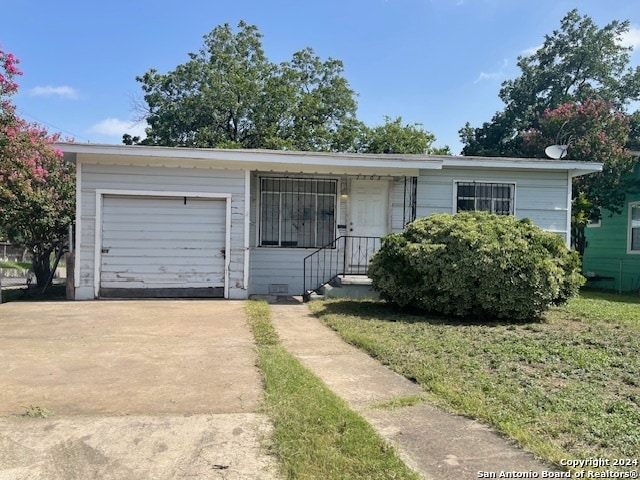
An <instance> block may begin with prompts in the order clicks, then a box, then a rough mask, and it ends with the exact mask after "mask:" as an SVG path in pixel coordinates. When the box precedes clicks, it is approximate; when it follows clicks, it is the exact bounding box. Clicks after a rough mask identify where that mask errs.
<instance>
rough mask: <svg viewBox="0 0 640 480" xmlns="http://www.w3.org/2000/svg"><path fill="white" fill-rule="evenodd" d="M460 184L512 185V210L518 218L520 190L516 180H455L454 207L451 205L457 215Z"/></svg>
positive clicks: (452, 210)
mask: <svg viewBox="0 0 640 480" xmlns="http://www.w3.org/2000/svg"><path fill="white" fill-rule="evenodd" d="M459 183H491V184H496V185H511V186H513V197H512V202H513V206H512V208H511V214H510V215H513V216H514V217H515V216H516V205H517V202H516V196H517V190H518V184H517V182H516V181H515V180H476V179H473V178H472V179H469V178H459V179H455V180H454V181H453V195H452V197H453V198H452V205H451V212H452V213H453V214H454V215H455V214H456V213H458V184H459Z"/></svg>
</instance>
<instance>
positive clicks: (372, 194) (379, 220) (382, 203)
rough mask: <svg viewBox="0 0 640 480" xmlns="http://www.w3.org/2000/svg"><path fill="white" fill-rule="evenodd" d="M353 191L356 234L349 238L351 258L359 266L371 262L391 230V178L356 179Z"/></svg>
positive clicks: (353, 231) (351, 219)
mask: <svg viewBox="0 0 640 480" xmlns="http://www.w3.org/2000/svg"><path fill="white" fill-rule="evenodd" d="M350 193H351V195H350V196H349V236H351V237H353V238H351V239H349V241H348V242H347V259H348V263H349V265H350V266H351V267H352V268H353V267H356V269H357V267H364V266H367V265H368V264H369V258H370V257H371V255H373V254H374V253H375V252H376V250H377V249H378V248H380V240H379V239H380V237H382V236H384V235H386V234H387V233H389V182H388V181H387V180H352V181H351V192H350ZM359 237H363V238H359ZM354 273H358V272H354Z"/></svg>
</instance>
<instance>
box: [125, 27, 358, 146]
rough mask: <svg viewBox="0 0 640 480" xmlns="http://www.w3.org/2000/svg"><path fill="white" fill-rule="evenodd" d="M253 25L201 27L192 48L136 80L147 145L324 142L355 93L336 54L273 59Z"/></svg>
mask: <svg viewBox="0 0 640 480" xmlns="http://www.w3.org/2000/svg"><path fill="white" fill-rule="evenodd" d="M261 38H262V35H261V34H260V33H259V32H258V29H257V27H256V26H253V25H248V24H246V23H245V22H240V23H239V25H238V32H237V33H234V32H233V30H232V28H231V26H230V25H229V24H224V25H221V26H218V27H216V28H215V29H213V31H212V32H210V33H209V34H207V35H205V37H204V45H203V47H202V48H201V49H200V51H199V52H198V53H190V54H189V60H188V61H187V62H186V63H183V64H181V65H178V66H177V67H176V68H175V70H173V71H170V72H168V73H166V74H161V73H158V72H157V71H156V70H154V69H152V70H149V71H148V72H147V73H145V74H144V75H142V76H139V77H137V80H138V81H139V82H140V83H141V84H142V89H143V91H144V100H145V102H146V104H147V107H146V112H145V116H146V119H147V122H148V124H149V129H148V131H147V139H146V140H144V141H143V143H147V144H152V145H168V146H189V147H228V148H233V147H243V148H278V149H280V148H289V149H296V150H329V149H331V144H332V136H333V135H334V134H335V132H336V131H337V129H338V128H339V127H340V125H341V124H342V123H343V122H345V121H346V120H347V119H349V118H353V117H354V115H355V110H356V101H355V93H354V92H353V90H351V88H350V87H349V83H348V82H347V80H346V79H345V78H344V76H343V65H342V62H340V61H339V60H334V59H331V58H330V59H328V60H326V61H322V60H321V59H320V57H318V56H317V55H316V54H315V53H314V52H313V50H312V49H310V48H306V49H303V50H300V51H298V52H296V53H294V54H293V57H292V58H291V60H290V61H288V62H282V63H280V64H275V63H273V62H271V61H269V60H268V59H267V57H266V56H265V53H264V51H263V48H262V43H261Z"/></svg>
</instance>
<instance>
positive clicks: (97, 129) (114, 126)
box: [88, 118, 147, 139]
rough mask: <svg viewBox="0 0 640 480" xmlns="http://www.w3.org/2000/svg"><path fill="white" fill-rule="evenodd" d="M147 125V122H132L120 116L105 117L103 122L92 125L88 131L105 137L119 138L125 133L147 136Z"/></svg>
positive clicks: (133, 135)
mask: <svg viewBox="0 0 640 480" xmlns="http://www.w3.org/2000/svg"><path fill="white" fill-rule="evenodd" d="M146 127H147V123H146V122H131V121H129V120H121V119H118V118H105V119H104V120H102V121H101V122H98V123H96V124H95V125H93V126H91V128H89V130H88V132H89V133H93V134H96V135H103V136H105V137H117V138H118V139H120V138H122V134H123V133H128V134H129V135H131V136H132V137H135V136H139V137H142V138H144V137H145V136H146V135H145V133H144V129H145V128H146Z"/></svg>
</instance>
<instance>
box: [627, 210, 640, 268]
mask: <svg viewBox="0 0 640 480" xmlns="http://www.w3.org/2000/svg"><path fill="white" fill-rule="evenodd" d="M628 205H629V207H628V212H627V254H629V255H640V248H638V249H637V250H634V249H633V248H632V246H633V228H634V227H633V225H632V222H633V209H634V207H635V208H639V209H640V201H637V202H629V204H628ZM639 222H640V220H639ZM635 228H638V229H640V225H639V226H638V227H635Z"/></svg>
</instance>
